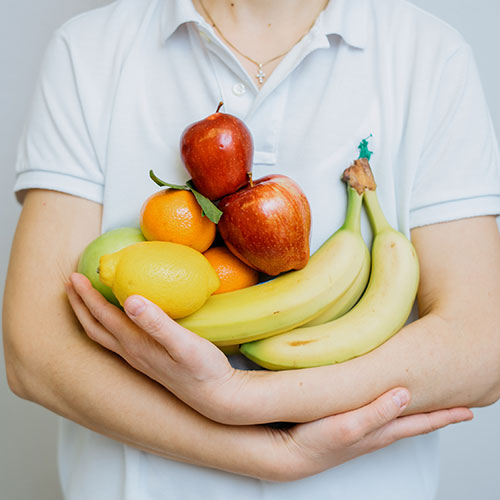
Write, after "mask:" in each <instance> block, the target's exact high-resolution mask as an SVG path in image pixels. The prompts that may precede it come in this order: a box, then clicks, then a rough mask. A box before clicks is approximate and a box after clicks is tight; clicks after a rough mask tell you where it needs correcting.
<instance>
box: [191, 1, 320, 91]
mask: <svg viewBox="0 0 500 500" xmlns="http://www.w3.org/2000/svg"><path fill="white" fill-rule="evenodd" d="M199 2H200V6H201V8H202V9H203V12H204V14H205V16H206V17H207V19H208V20H209V21H210V24H211V25H212V27H213V28H214V29H215V30H216V31H217V33H219V35H220V37H221V38H222V39H223V40H224V41H225V42H226V43H227V44H228V45H229V46H230V47H231V48H232V49H233V50H234V51H235V52H236V53H238V54H239V55H240V56H241V57H244V58H245V59H246V60H247V61H250V62H251V63H252V64H255V66H257V69H258V71H257V73H256V74H255V75H254V76H255V78H256V79H257V81H258V82H259V84H260V85H262V84H263V83H264V80H265V79H266V76H267V75H266V73H264V66H266V65H267V64H270V63H272V62H274V61H277V60H278V59H281V58H282V57H285V56H286V55H287V54H288V53H289V52H290V51H291V50H292V49H293V48H294V47H295V45H297V44H298V43H299V42H300V41H301V40H302V38H304V36H305V35H306V34H307V33H308V32H309V31H310V30H311V28H312V27H313V26H314V23H315V22H316V18H315V19H314V21H313V22H312V23H311V25H310V26H309V27H308V28H307V30H306V31H304V33H303V34H302V35H301V36H300V38H299V39H298V40H297V41H296V42H295V43H294V44H293V45H292V46H291V47H290V48H289V49H287V50H285V52H282V53H281V54H278V55H277V56H274V57H272V58H271V59H268V60H267V61H264V62H259V61H256V60H255V59H252V58H251V57H250V56H248V55H247V54H244V53H243V52H241V50H240V49H238V47H236V46H235V45H233V44H232V43H231V42H230V41H229V40H228V39H227V38H226V37H225V35H224V33H222V31H221V30H220V28H219V27H218V26H217V23H216V22H215V21H214V20H213V18H212V16H211V15H210V13H209V12H208V10H207V9H206V7H205V5H204V4H203V0H199ZM327 3H328V0H327V1H326V2H325V4H324V5H323V7H322V9H321V11H323V10H324V8H325V7H326V5H327ZM321 11H320V12H321Z"/></svg>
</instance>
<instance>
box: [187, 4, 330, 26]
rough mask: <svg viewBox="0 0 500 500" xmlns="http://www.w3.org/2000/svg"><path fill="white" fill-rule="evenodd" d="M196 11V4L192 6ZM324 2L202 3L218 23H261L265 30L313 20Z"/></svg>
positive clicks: (197, 5)
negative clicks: (268, 27) (227, 21)
mask: <svg viewBox="0 0 500 500" xmlns="http://www.w3.org/2000/svg"><path fill="white" fill-rule="evenodd" d="M193 3H194V4H195V6H196V7H197V9H198V10H200V9H199V1H197V0H195V1H194V2H193ZM326 3H327V2H326V0H308V1H307V2H304V0H272V1H269V0H203V4H204V5H205V7H206V8H207V10H208V11H209V12H210V15H212V16H213V17H214V18H216V19H217V20H221V23H223V19H224V18H226V19H228V18H229V19H231V22H233V23H236V24H243V25H244V24H248V23H261V24H262V25H264V26H267V25H271V26H273V25H275V26H278V25H279V26H282V25H285V26H286V25H288V24H292V25H293V24H294V23H296V22H297V19H312V18H313V17H316V16H317V14H318V13H319V12H320V11H321V10H322V9H323V8H324V6H325V5H326Z"/></svg>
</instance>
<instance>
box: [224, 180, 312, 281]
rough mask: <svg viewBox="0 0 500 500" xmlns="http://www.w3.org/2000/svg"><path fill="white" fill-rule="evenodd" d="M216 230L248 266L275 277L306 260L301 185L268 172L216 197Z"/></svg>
mask: <svg viewBox="0 0 500 500" xmlns="http://www.w3.org/2000/svg"><path fill="white" fill-rule="evenodd" d="M219 208H220V209H221V210H222V212H223V214H222V217H221V219H220V221H219V225H218V227H219V231H220V235H221V236H222V238H223V239H224V242H225V243H226V245H227V247H228V248H229V249H230V250H231V252H233V253H234V254H235V255H236V256H237V257H239V258H240V259H241V260H242V261H243V262H245V263H246V264H248V265H249V266H251V267H253V268H255V269H257V270H259V271H261V272H263V273H266V274H269V275H271V276H276V275H277V274H279V273H282V272H285V271H289V270H291V269H302V268H303V267H304V266H305V265H306V264H307V261H308V260H309V233H310V229H311V210H310V207H309V202H308V201H307V198H306V196H305V194H304V192H303V191H302V189H301V188H300V187H299V185H298V184H297V183H296V182H295V181H293V180H292V179H290V178H289V177H286V176H284V175H268V176H266V177H262V178H261V179H257V180H256V181H254V182H253V183H251V184H250V185H249V186H247V187H245V188H243V189H240V190H239V191H237V192H236V193H233V194H230V195H228V196H226V197H224V198H222V200H220V202H219Z"/></svg>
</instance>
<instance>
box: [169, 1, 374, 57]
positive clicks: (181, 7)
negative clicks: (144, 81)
mask: <svg viewBox="0 0 500 500" xmlns="http://www.w3.org/2000/svg"><path fill="white" fill-rule="evenodd" d="M188 22H196V23H202V22H203V18H202V17H201V16H200V14H199V13H198V12H197V11H196V9H195V8H194V6H193V3H192V2H191V0H164V7H163V13H162V19H161V37H162V41H164V42H165V41H166V40H167V39H168V38H169V37H170V36H171V35H172V34H173V33H174V32H175V31H176V30H177V28H179V26H181V25H182V24H185V23H188ZM317 26H318V28H319V29H320V30H321V31H322V32H323V34H325V35H339V36H340V37H342V39H343V40H344V41H345V42H346V43H347V44H349V45H351V46H353V47H357V48H360V49H363V48H364V47H365V46H366V41H367V36H366V34H367V29H368V0H330V1H329V3H328V5H327V7H326V9H325V10H324V11H323V13H322V14H321V17H320V19H319V20H318V23H317Z"/></svg>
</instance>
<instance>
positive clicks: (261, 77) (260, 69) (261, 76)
mask: <svg viewBox="0 0 500 500" xmlns="http://www.w3.org/2000/svg"><path fill="white" fill-rule="evenodd" d="M255 78H257V80H259V83H260V84H262V82H263V81H264V79H265V78H266V74H265V73H264V71H262V64H259V72H258V73H257V74H256V75H255Z"/></svg>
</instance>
